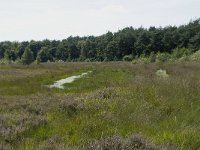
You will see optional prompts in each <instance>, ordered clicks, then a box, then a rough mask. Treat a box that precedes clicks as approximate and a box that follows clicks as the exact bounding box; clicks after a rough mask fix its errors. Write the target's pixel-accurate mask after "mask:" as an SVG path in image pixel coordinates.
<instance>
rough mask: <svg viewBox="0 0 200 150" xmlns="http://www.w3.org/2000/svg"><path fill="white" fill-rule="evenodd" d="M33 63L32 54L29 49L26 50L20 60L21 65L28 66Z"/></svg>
mask: <svg viewBox="0 0 200 150" xmlns="http://www.w3.org/2000/svg"><path fill="white" fill-rule="evenodd" d="M33 61H34V57H33V52H32V51H31V50H30V49H29V48H26V49H25V51H24V53H23V55H22V58H21V62H22V64H24V65H29V64H31V63H32V62H33Z"/></svg>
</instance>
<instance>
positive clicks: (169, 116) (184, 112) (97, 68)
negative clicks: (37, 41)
mask: <svg viewBox="0 0 200 150" xmlns="http://www.w3.org/2000/svg"><path fill="white" fill-rule="evenodd" d="M0 69H1V70H0V143H1V144H0V145H2V147H4V148H5V149H27V150H28V149H67V148H68V149H70V148H71V149H76V148H78V149H92V147H93V149H98V147H101V148H102V149H106V147H105V146H106V145H107V146H108V145H111V147H112V146H113V144H114V145H115V146H116V145H118V146H119V147H118V149H137V148H138V147H135V142H137V144H136V145H138V143H139V145H141V147H139V148H142V147H143V148H144V149H148V145H149V143H150V146H149V148H150V147H151V148H152V146H153V149H164V148H166V149H183V150H184V149H185V150H188V149H199V147H200V140H199V139H200V129H199V122H200V118H199V114H200V101H199V98H200V84H199V83H200V82H199V81H200V65H199V64H198V63H174V64H137V65H134V64H131V63H125V62H116V63H114V62H110V63H61V64H59V63H56V64H53V63H52V64H51V63H50V64H41V65H31V66H21V65H2V66H0ZM160 69H162V70H166V72H167V74H168V75H169V76H168V78H164V79H163V78H161V77H160V76H157V74H156V72H157V71H158V70H160ZM90 70H92V71H93V72H92V73H91V74H89V75H87V76H85V77H84V78H81V79H78V80H76V81H75V82H73V83H70V84H66V85H65V89H64V90H59V89H49V88H47V87H45V86H43V85H46V84H51V83H53V82H54V81H56V80H59V79H61V78H63V77H68V76H71V75H77V74H81V73H82V72H87V71H90ZM138 134H139V135H138ZM140 135H142V136H140ZM105 143H107V144H105ZM127 143H128V146H127ZM91 145H93V146H91ZM0 147H1V146H0ZM108 147H109V146H108ZM108 147H107V148H108ZM109 149H110V147H109Z"/></svg>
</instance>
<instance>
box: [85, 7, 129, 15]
mask: <svg viewBox="0 0 200 150" xmlns="http://www.w3.org/2000/svg"><path fill="white" fill-rule="evenodd" d="M126 12H127V10H126V8H125V7H124V6H123V5H107V6H104V7H102V8H100V9H90V10H89V11H88V13H89V14H90V15H92V16H104V17H105V16H113V15H119V14H122V13H126Z"/></svg>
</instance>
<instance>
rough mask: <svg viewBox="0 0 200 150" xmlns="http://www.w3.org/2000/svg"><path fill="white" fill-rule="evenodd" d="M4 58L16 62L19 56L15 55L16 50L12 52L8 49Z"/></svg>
mask: <svg viewBox="0 0 200 150" xmlns="http://www.w3.org/2000/svg"><path fill="white" fill-rule="evenodd" d="M4 58H5V59H7V60H13V61H15V60H16V58H17V56H16V54H15V51H14V50H10V49H7V50H6V51H5V53H4Z"/></svg>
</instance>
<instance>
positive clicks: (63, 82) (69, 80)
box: [49, 71, 92, 89]
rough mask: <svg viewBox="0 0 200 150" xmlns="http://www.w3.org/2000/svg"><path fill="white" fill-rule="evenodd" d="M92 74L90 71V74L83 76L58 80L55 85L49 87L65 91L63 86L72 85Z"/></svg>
mask: <svg viewBox="0 0 200 150" xmlns="http://www.w3.org/2000/svg"><path fill="white" fill-rule="evenodd" d="M91 72H92V71H88V72H85V73H82V74H81V75H77V76H71V77H68V78H65V79H61V80H58V81H56V82H55V83H54V84H52V85H50V86H49V87H50V88H59V89H64V86H63V85H64V84H66V83H72V82H74V81H75V80H76V79H79V78H82V77H84V76H86V75H87V74H88V73H91Z"/></svg>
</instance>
